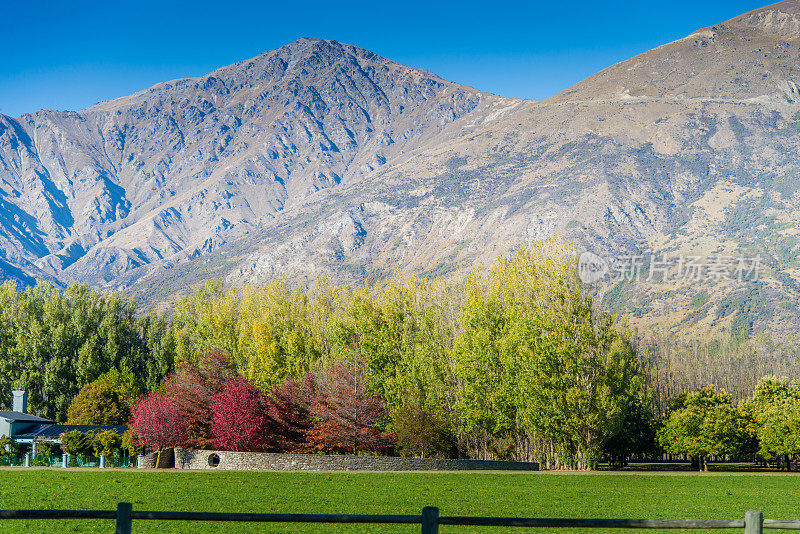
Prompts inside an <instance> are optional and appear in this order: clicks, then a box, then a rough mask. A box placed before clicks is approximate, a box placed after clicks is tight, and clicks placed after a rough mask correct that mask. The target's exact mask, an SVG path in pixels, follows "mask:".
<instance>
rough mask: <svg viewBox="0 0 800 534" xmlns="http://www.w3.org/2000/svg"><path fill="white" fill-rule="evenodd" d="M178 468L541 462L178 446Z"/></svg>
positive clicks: (496, 466)
mask: <svg viewBox="0 0 800 534" xmlns="http://www.w3.org/2000/svg"><path fill="white" fill-rule="evenodd" d="M175 468H176V469H224V470H240V471H261V470H263V471H538V470H539V464H536V463H528V462H494V461H484V460H440V459H434V458H397V457H390V456H350V455H341V456H334V455H331V456H327V455H322V454H279V453H268V452H230V451H200V450H193V449H177V448H176V449H175Z"/></svg>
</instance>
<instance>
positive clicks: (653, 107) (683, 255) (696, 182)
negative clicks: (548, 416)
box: [0, 1, 800, 334]
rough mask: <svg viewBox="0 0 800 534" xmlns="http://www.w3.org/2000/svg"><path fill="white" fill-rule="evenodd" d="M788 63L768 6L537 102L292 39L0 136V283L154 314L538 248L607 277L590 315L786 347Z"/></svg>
mask: <svg viewBox="0 0 800 534" xmlns="http://www.w3.org/2000/svg"><path fill="white" fill-rule="evenodd" d="M799 60H800V2H798V1H789V2H781V3H779V4H775V5H772V6H767V7H765V8H762V9H759V10H756V11H753V12H750V13H746V14H744V15H742V16H740V17H737V18H735V19H732V20H730V21H727V22H725V23H722V24H718V25H716V26H713V27H711V28H705V29H701V30H699V31H697V32H695V33H693V34H691V35H689V36H687V37H686V38H683V39H680V40H678V41H675V42H673V43H669V44H666V45H664V46H661V47H659V48H656V49H654V50H651V51H649V52H646V53H644V54H642V55H640V56H637V57H634V58H632V59H630V60H628V61H625V62H622V63H619V64H617V65H614V66H612V67H610V68H608V69H606V70H604V71H602V72H600V73H598V74H596V75H594V76H591V77H590V78H588V79H586V80H584V81H583V82H580V83H578V84H577V85H575V86H573V87H571V88H568V89H566V90H565V91H563V92H562V93H560V94H558V95H555V96H553V97H552V98H550V99H547V100H545V101H542V102H530V101H521V100H515V99H507V98H502V97H497V96H494V95H490V94H487V93H482V92H480V91H477V90H474V89H470V88H466V87H462V86H459V85H456V84H452V83H450V82H447V81H444V80H442V79H440V78H438V77H437V76H435V75H433V74H431V73H428V72H425V71H420V70H417V69H412V68H409V67H405V66H402V65H399V64H397V63H394V62H391V61H389V60H387V59H384V58H381V57H379V56H376V55H374V54H372V53H370V52H367V51H365V50H363V49H360V48H357V47H354V46H351V45H344V44H340V43H336V42H332V41H322V40H315V39H303V40H300V41H297V42H295V43H292V44H290V45H287V46H285V47H283V48H281V49H278V50H275V51H272V52H268V53H266V54H264V55H262V56H259V57H257V58H254V59H252V60H249V61H245V62H241V63H237V64H235V65H231V66H230V67H225V68H223V69H219V70H218V71H215V72H213V73H211V74H209V75H207V76H204V77H202V78H198V79H186V80H177V81H173V82H168V83H164V84H160V85H157V86H155V87H153V88H150V89H148V90H146V91H142V92H140V93H137V94H135V95H132V96H129V97H125V98H120V99H117V100H113V101H110V102H106V103H102V104H98V105H96V106H94V107H92V108H88V109H86V110H83V111H81V112H78V113H72V112H39V113H37V114H34V115H26V116H23V117H20V118H17V119H11V118H8V117H2V116H0V182H1V184H2V188H1V189H0V203H2V208H3V209H2V210H1V211H0V218H2V219H0V276H5V277H17V278H27V279H29V278H30V277H34V276H35V277H50V278H53V279H56V280H58V281H60V282H67V281H71V280H83V281H88V282H90V283H92V284H94V285H98V286H101V287H106V288H113V289H119V288H121V289H124V290H126V291H129V292H131V293H132V294H135V295H137V296H139V297H140V298H142V299H144V300H145V301H147V302H159V301H164V300H169V299H171V298H173V297H174V295H175V294H177V293H179V292H181V291H183V290H185V288H186V287H187V286H191V285H192V284H193V283H196V282H198V281H200V280H202V279H204V278H206V277H223V278H225V280H226V281H227V282H228V283H231V284H237V283H242V282H247V281H263V280H267V279H270V278H274V277H276V276H286V277H288V278H289V279H290V280H292V281H294V282H297V283H301V284H302V283H308V282H309V281H310V280H313V278H315V277H316V276H319V275H330V276H334V277H336V278H338V279H340V280H345V281H357V280H361V279H364V278H367V277H381V276H386V275H387V274H389V273H391V272H393V271H396V270H400V271H413V272H420V273H423V274H426V275H444V274H451V273H453V274H455V275H461V274H463V273H465V272H466V271H467V270H468V269H470V268H472V267H473V266H475V265H479V264H481V263H483V264H486V263H488V262H490V261H492V260H493V259H494V257H495V256H496V255H497V254H498V253H500V252H503V251H508V250H511V249H513V248H515V247H518V246H523V245H525V244H527V243H530V242H531V241H533V240H535V239H538V238H540V237H543V236H547V235H550V234H554V233H557V234H561V235H565V236H567V237H568V238H569V239H571V240H573V241H575V242H576V246H577V247H578V248H579V249H586V250H591V251H592V252H594V253H596V254H598V255H599V256H601V257H603V258H604V259H606V261H607V264H606V266H607V268H608V272H607V273H605V276H602V277H599V279H598V280H597V281H596V283H595V286H594V287H595V288H596V291H597V293H598V296H599V297H602V298H603V299H604V301H605V302H606V304H607V305H609V306H610V307H612V308H613V309H615V310H618V311H620V312H625V313H627V314H628V315H629V316H630V317H631V318H632V320H633V321H634V322H635V323H637V324H640V325H642V326H644V327H648V328H649V327H652V326H655V325H657V326H658V327H660V328H668V327H675V328H696V329H701V330H703V331H705V330H708V329H712V330H721V331H733V330H735V331H750V332H752V331H756V330H761V329H768V330H771V331H774V332H776V333H780V334H786V333H790V332H792V331H795V330H796V329H797V327H798V326H800V313H798V311H797V309H796V307H797V306H796V303H797V298H798V296H800V285H798V284H800V263H798V261H797V259H796V256H797V250H798V237H797V235H798V233H800V161H799V160H798V153H799V152H798V148H800V100H799V99H800V95H799V94H798V84H800V72H799V71H800V61H799ZM755 258H759V259H760V263H759V269H758V271H757V272H758V278H757V279H756V278H755V276H753V275H754V273H753V272H752V269H751V272H749V274H748V276H744V277H743V276H741V275H742V271H741V270H739V271H737V267H740V266H741V264H742V262H744V261H745V260H746V261H747V262H749V263H748V264H747V265H748V267H752V266H753V264H754V259H755ZM715 264H716V265H717V267H716V268H715V267H714V265H715ZM687 265H689V266H695V267H696V268H694V270H687V269H685V268H686V267H687ZM720 265H723V266H724V269H721V268H720V267H719V266H720ZM631 267H634V268H631ZM635 267H638V270H637V269H636V268H635ZM651 268H652V271H653V272H654V273H655V274H656V276H654V277H650V272H651ZM658 268H660V269H661V270H660V271H659V269H658ZM687 272H688V276H687ZM740 278H741V280H740Z"/></svg>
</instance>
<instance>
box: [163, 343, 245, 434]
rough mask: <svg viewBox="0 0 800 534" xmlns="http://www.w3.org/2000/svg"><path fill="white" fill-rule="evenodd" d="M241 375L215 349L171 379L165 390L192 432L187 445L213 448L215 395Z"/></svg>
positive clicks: (231, 362) (227, 358) (169, 378)
mask: <svg viewBox="0 0 800 534" xmlns="http://www.w3.org/2000/svg"><path fill="white" fill-rule="evenodd" d="M237 376H238V373H237V372H236V365H235V364H234V363H233V361H232V360H231V359H230V357H228V356H227V355H225V354H224V353H222V352H221V351H218V350H212V351H209V352H207V353H206V354H205V355H204V356H203V357H202V358H201V360H200V362H199V364H196V365H195V364H188V365H186V366H184V368H183V369H181V370H180V371H179V372H177V373H175V374H173V375H171V376H169V377H168V378H167V380H166V382H165V386H164V391H165V393H166V395H167V397H169V398H170V399H172V401H173V402H174V404H175V406H176V409H177V410H178V412H179V414H180V417H181V418H182V419H183V421H184V422H185V424H186V428H187V431H188V438H187V440H186V443H185V445H187V446H190V447H197V448H205V447H208V446H213V443H212V441H211V437H210V427H211V422H212V419H213V403H214V396H215V395H217V394H218V393H219V392H221V391H222V390H223V389H224V387H225V384H226V383H227V382H228V381H229V380H231V379H233V378H236V377H237Z"/></svg>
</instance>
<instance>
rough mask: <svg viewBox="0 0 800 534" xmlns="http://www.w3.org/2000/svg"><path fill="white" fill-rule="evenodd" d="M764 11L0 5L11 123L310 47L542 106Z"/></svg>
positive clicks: (2, 109) (1, 56)
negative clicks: (349, 46)
mask: <svg viewBox="0 0 800 534" xmlns="http://www.w3.org/2000/svg"><path fill="white" fill-rule="evenodd" d="M761 5H763V4H762V3H760V2H752V1H739V0H725V1H721V0H707V1H702V0H701V1H696V0H695V1H685V0H675V1H672V2H637V3H631V2H597V1H582V0H573V1H572V2H569V3H563V4H562V3H560V2H547V3H544V2H503V1H495V2H472V1H468V0H465V1H462V2H451V1H436V0H428V1H424V2H421V1H416V0H412V1H406V2H380V1H373V2H349V3H343V2H330V1H328V2H318V1H316V0H308V1H304V2H301V3H293V2H290V1H284V2H280V3H271V2H264V1H262V2H255V1H237V0H229V1H225V2H219V1H218V2H207V1H205V0H197V1H195V2H192V3H179V2H169V1H167V0H162V1H151V0H142V1H137V2H129V1H125V0H123V1H120V2H84V1H81V0H75V1H74V2H64V1H63V0H62V1H57V2H56V1H50V0H37V1H35V2H26V1H16V0H9V1H8V2H4V3H3V4H0V21H2V27H0V113H5V114H7V115H11V116H18V115H20V114H22V113H27V112H33V111H36V110H38V109H72V110H77V109H82V108H84V107H87V106H90V105H92V104H94V103H95V102H99V101H102V100H107V99H110V98H114V97H117V96H123V95H126V94H130V93H132V92H134V91H137V90H140V89H143V88H145V87H148V86H150V85H152V84H154V83H158V82H160V81H165V80H168V79H174V78H180V77H185V76H199V75H202V74H205V73H207V72H209V71H211V70H213V69H215V68H217V67H220V66H223V65H227V64H230V63H233V62H235V61H239V60H243V59H247V58H249V57H253V56H256V55H258V54H260V53H261V52H264V51H267V50H271V49H274V48H278V47H280V46H281V45H283V44H286V43H288V42H291V41H294V40H295V39H297V38H299V37H322V38H326V39H336V40H339V41H343V42H349V43H353V44H356V45H359V46H362V47H364V48H367V49H370V50H372V51H374V52H376V53H378V54H380V55H383V56H386V57H389V58H391V59H394V60H396V61H399V62H401V63H405V64H407V65H411V66H415V67H422V68H426V69H429V70H431V71H433V72H435V73H437V74H439V75H440V76H442V77H444V78H446V79H448V80H452V81H455V82H458V83H462V84H465V85H470V86H473V87H476V88H478V89H482V90H484V91H489V92H492V93H497V94H501V95H504V96H514V97H524V98H533V99H541V98H546V97H548V96H550V95H552V94H554V93H556V92H558V91H560V90H561V89H564V88H566V87H568V86H569V85H571V84H573V83H575V82H577V81H579V80H581V79H583V78H585V77H586V76H589V75H591V74H593V73H594V72H597V71H598V70H600V69H602V68H604V67H607V66H609V65H611V64H613V63H616V62H618V61H621V60H624V59H627V58H629V57H631V56H633V55H635V54H637V53H640V52H643V51H645V50H648V49H650V48H653V47H655V46H658V45H660V44H663V43H665V42H668V41H671V40H674V39H677V38H679V37H683V36H684V35H687V34H689V33H691V32H692V31H694V30H695V29H697V28H701V27H705V26H710V25H712V24H715V23H718V22H722V21H724V20H727V19H729V18H732V17H734V16H736V15H738V14H740V13H743V12H745V11H749V10H751V9H755V8H757V7H760V6H761Z"/></svg>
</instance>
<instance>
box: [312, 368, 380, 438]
mask: <svg viewBox="0 0 800 534" xmlns="http://www.w3.org/2000/svg"><path fill="white" fill-rule="evenodd" d="M310 413H311V416H312V417H313V419H314V424H313V426H312V427H311V428H310V429H309V430H308V432H307V434H308V441H309V445H310V448H311V449H313V450H317V451H323V452H342V453H357V452H359V451H380V452H387V451H389V450H391V448H392V446H393V436H392V435H391V434H389V433H387V432H384V431H383V430H382V429H381V428H380V427H379V426H378V425H379V424H380V423H381V422H382V421H383V420H384V419H385V417H386V411H385V409H384V405H383V401H382V400H381V399H379V398H377V397H373V396H370V395H369V394H367V393H366V391H365V390H364V378H363V375H362V373H361V371H360V369H359V368H358V367H356V366H353V367H349V366H345V365H342V364H336V365H335V366H333V368H332V369H330V370H329V371H328V372H327V373H325V374H324V375H323V376H322V377H321V378H320V380H319V381H318V383H317V392H316V394H315V395H314V398H313V400H312V402H311V406H310Z"/></svg>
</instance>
